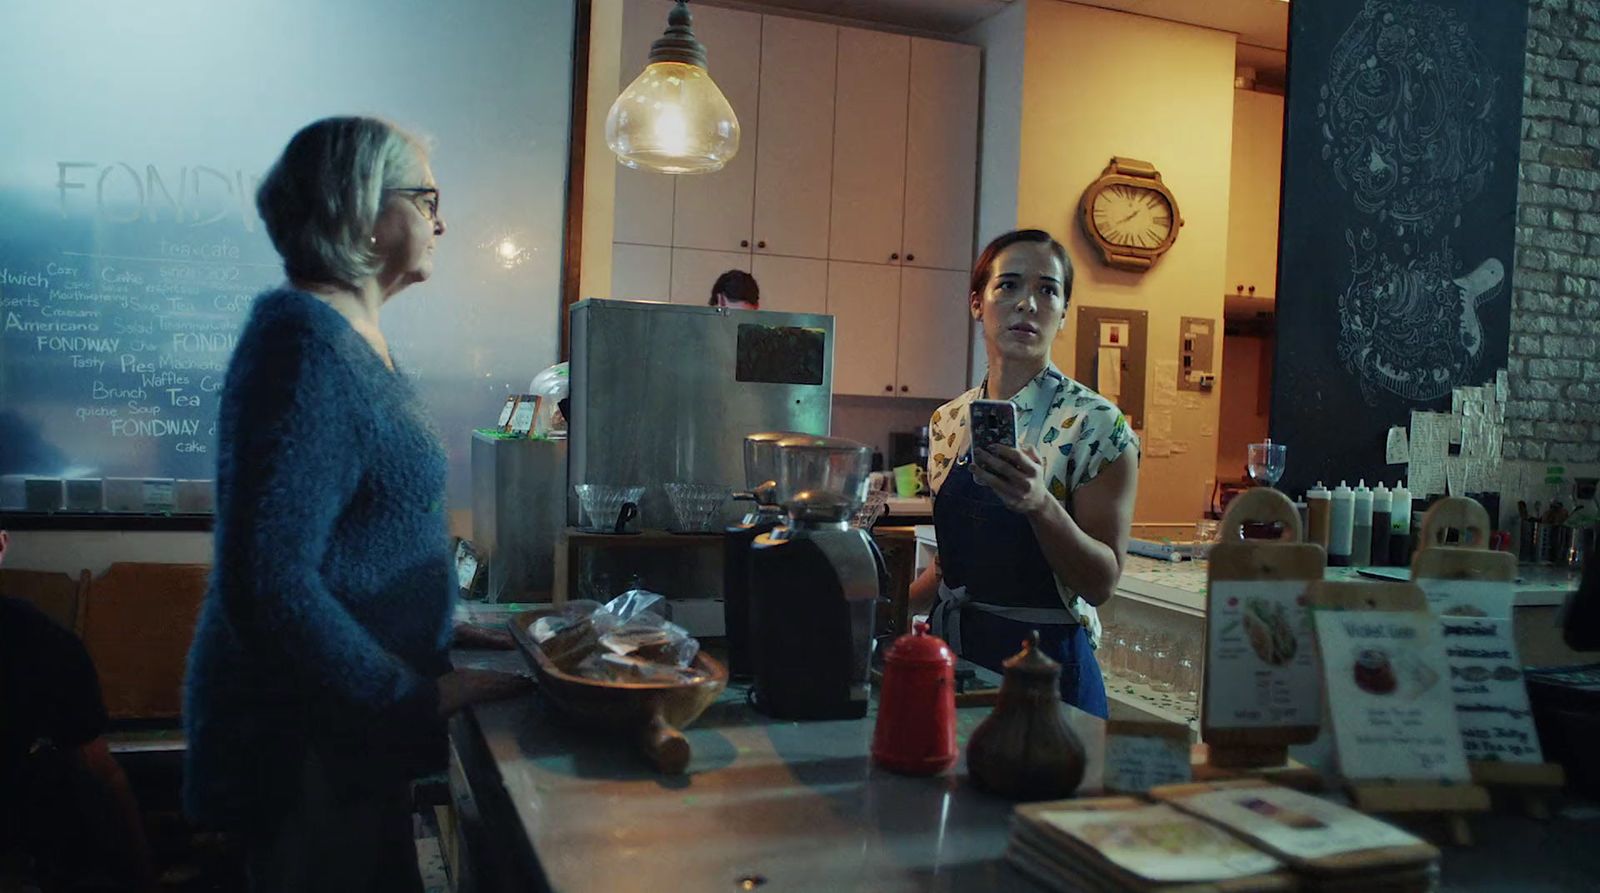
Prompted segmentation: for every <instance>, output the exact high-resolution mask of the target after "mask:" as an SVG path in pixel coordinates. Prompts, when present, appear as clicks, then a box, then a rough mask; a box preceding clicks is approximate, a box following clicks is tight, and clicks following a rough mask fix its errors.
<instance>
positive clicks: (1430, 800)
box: [1311, 581, 1489, 846]
mask: <svg viewBox="0 0 1600 893" xmlns="http://www.w3.org/2000/svg"><path fill="white" fill-rule="evenodd" d="M1311 605H1312V607H1313V608H1314V609H1316V610H1318V611H1395V612H1408V613H1422V612H1426V611H1427V610H1428V601H1427V598H1426V597H1425V596H1424V595H1423V594H1422V590H1421V589H1419V588H1418V587H1417V585H1416V584H1415V583H1371V582H1350V581H1323V582H1318V583H1317V584H1316V585H1314V586H1312V587H1311ZM1345 789H1346V791H1347V792H1348V793H1349V795H1350V800H1351V803H1352V805H1353V806H1355V808H1356V809H1359V810H1361V811H1362V812H1373V813H1384V814H1390V815H1400V814H1407V815H1413V816H1435V817H1437V818H1439V819H1440V820H1442V821H1443V823H1444V826H1445V829H1446V831H1447V832H1448V834H1449V838H1450V841H1451V842H1452V843H1454V844H1456V845H1457V846H1470V845H1471V844H1472V829H1471V826H1470V825H1468V823H1467V816H1468V815H1469V814H1471V813H1475V812H1487V811H1488V809H1489V792H1488V791H1487V790H1485V789H1484V788H1482V787H1480V786H1478V785H1476V784H1453V783H1450V782H1448V781H1437V780H1431V779H1430V780H1421V779H1372V778H1362V779H1354V780H1347V781H1346V782H1345Z"/></svg>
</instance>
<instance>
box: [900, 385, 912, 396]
mask: <svg viewBox="0 0 1600 893" xmlns="http://www.w3.org/2000/svg"><path fill="white" fill-rule="evenodd" d="M909 390H911V389H910V388H908V387H906V386H905V385H901V386H900V393H902V394H904V393H905V392H907V391H909Z"/></svg>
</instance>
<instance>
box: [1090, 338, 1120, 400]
mask: <svg viewBox="0 0 1600 893" xmlns="http://www.w3.org/2000/svg"><path fill="white" fill-rule="evenodd" d="M1097 373H1098V374H1097V377H1096V378H1095V382H1096V384H1098V385H1099V387H1098V388H1097V390H1098V391H1099V392H1100V396H1102V397H1104V398H1106V399H1107V400H1110V401H1111V402H1112V403H1116V402H1117V400H1118V398H1120V397H1121V396H1122V348H1120V347H1102V348H1100V352H1099V363H1098V367H1097Z"/></svg>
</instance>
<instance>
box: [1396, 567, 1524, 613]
mask: <svg viewBox="0 0 1600 893" xmlns="http://www.w3.org/2000/svg"><path fill="white" fill-rule="evenodd" d="M1413 582H1415V583H1416V584H1417V586H1419V587H1421V589H1422V594H1423V595H1424V596H1426V597H1427V599H1428V610H1430V611H1432V612H1433V613H1435V614H1438V615H1439V616H1441V617H1443V616H1451V617H1510V616H1511V611H1512V608H1513V605H1514V604H1515V602H1516V597H1517V591H1516V587H1515V585H1513V584H1512V583H1511V582H1510V581H1498V580H1436V579H1430V578H1427V577H1421V578H1418V579H1416V580H1414V581H1413Z"/></svg>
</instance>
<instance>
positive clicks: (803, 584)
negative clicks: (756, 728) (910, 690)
mask: <svg viewBox="0 0 1600 893" xmlns="http://www.w3.org/2000/svg"><path fill="white" fill-rule="evenodd" d="M777 463H778V477H777V494H776V496H777V499H778V502H779V504H780V505H781V506H782V507H783V510H784V514H785V516H786V517H785V519H784V522H783V523H782V524H781V525H779V526H777V527H774V528H773V529H772V530H770V531H768V532H766V533H763V534H760V535H758V536H757V537H756V538H755V542H754V544H753V546H752V548H751V551H750V578H749V587H750V588H749V610H750V643H749V653H750V657H751V658H752V664H753V666H754V670H755V688H754V703H755V706H756V709H758V710H760V711H762V712H763V713H766V714H767V715H769V716H773V717H777V718H780V719H854V718H859V717H862V716H865V715H866V713H867V702H868V698H869V695H870V693H871V676H870V664H871V659H872V643H873V632H874V630H873V624H874V620H875V618H876V612H877V602H878V599H879V598H880V597H882V596H883V595H884V594H885V593H886V590H887V586H888V572H887V568H886V567H885V565H884V562H883V556H882V555H881V554H880V553H879V552H878V549H877V546H876V545H875V544H874V543H873V541H872V538H871V537H870V536H869V535H868V534H867V532H866V531H865V530H861V529H858V528H853V527H851V526H850V518H851V516H852V515H854V514H855V512H856V510H857V509H859V508H860V507H861V505H862V503H863V502H865V501H866V487H867V474H868V472H869V470H870V468H871V464H872V448H871V447H868V446H866V445H864V444H860V443H856V442H854V441H849V440H842V439H839V438H833V437H815V436H811V435H800V436H794V437H786V438H783V439H782V440H779V441H778V442H777Z"/></svg>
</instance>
